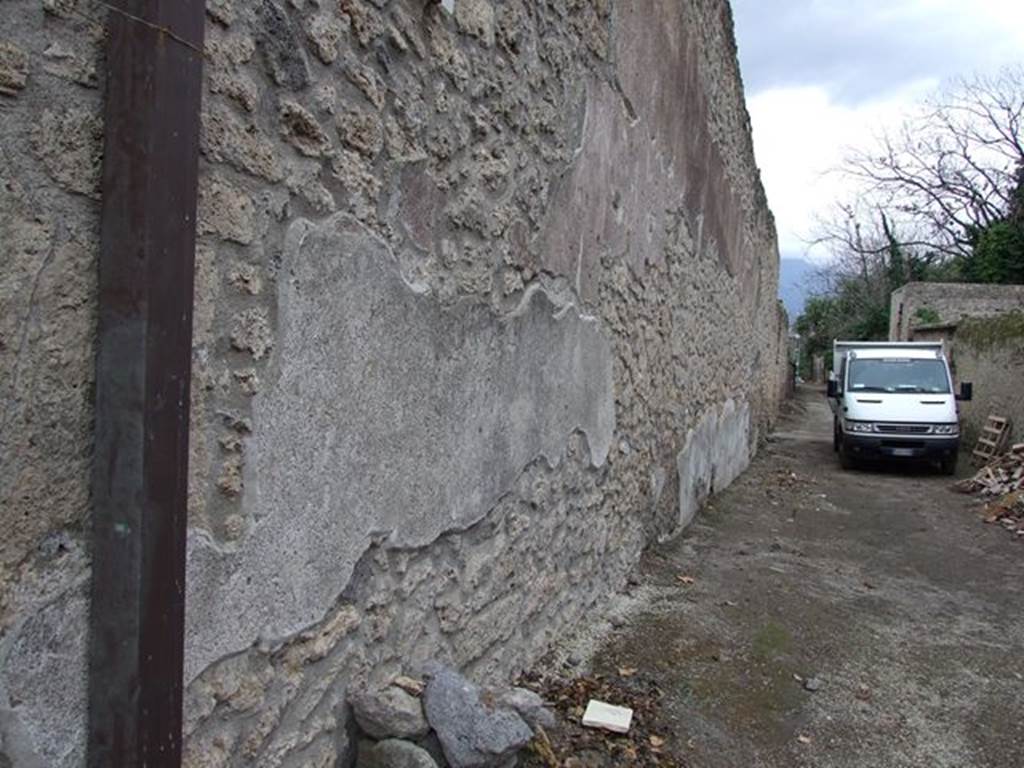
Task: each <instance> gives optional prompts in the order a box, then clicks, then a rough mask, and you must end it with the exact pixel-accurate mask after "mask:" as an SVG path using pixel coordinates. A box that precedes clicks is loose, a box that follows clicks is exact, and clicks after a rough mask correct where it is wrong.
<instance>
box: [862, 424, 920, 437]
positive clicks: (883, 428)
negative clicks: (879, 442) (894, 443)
mask: <svg viewBox="0 0 1024 768" xmlns="http://www.w3.org/2000/svg"><path fill="white" fill-rule="evenodd" d="M875 429H876V430H877V431H879V432H881V433H883V434H886V435H927V434H929V433H931V431H932V427H931V425H930V424H876V425H875Z"/></svg>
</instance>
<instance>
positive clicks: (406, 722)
mask: <svg viewBox="0 0 1024 768" xmlns="http://www.w3.org/2000/svg"><path fill="white" fill-rule="evenodd" d="M349 701H350V703H351V704H352V710H353V712H354V713H355V716H356V722H357V723H359V727H360V728H362V729H363V731H364V732H365V733H366V734H367V735H368V736H372V737H373V738H375V739H391V738H396V739H410V738H416V737H419V736H424V735H426V733H427V730H428V727H427V720H426V718H425V717H424V716H423V706H422V705H421V704H420V700H419V699H417V698H416V697H415V696H411V695H409V694H408V693H406V692H405V691H403V690H402V689H401V688H395V687H394V686H391V687H388V688H384V689H383V690H378V691H358V692H356V693H355V694H354V695H353V696H351V698H350V699H349Z"/></svg>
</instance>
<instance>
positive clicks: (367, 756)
mask: <svg viewBox="0 0 1024 768" xmlns="http://www.w3.org/2000/svg"><path fill="white" fill-rule="evenodd" d="M356 768H437V763H435V762H434V758H432V757H431V756H430V753H429V752H427V751H426V750H425V749H421V748H420V747H417V746H416V745H415V744H411V743H409V742H408V741H401V740H400V739H387V740H386V741H379V742H377V743H376V744H373V743H371V742H364V744H361V745H360V747H359V759H358V760H357V761H356Z"/></svg>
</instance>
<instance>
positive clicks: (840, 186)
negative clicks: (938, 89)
mask: <svg viewBox="0 0 1024 768" xmlns="http://www.w3.org/2000/svg"><path fill="white" fill-rule="evenodd" d="M933 86H934V83H932V82H921V83H917V84H915V85H913V86H909V87H907V88H905V89H904V90H903V91H901V92H900V93H898V94H893V95H892V96H891V97H890V98H887V99H885V100H880V101H875V102H869V103H865V104H860V105H858V106H856V107H851V106H846V105H843V104H837V103H835V102H834V101H832V99H831V98H830V97H829V95H828V93H827V92H826V91H825V89H824V88H821V87H818V86H812V87H805V88H782V89H776V90H768V91H763V92H762V93H759V94H757V95H756V96H754V97H753V98H751V99H749V100H748V108H749V110H750V119H751V122H752V124H753V130H754V151H755V154H756V156H757V159H758V163H759V165H760V166H761V175H762V178H763V180H764V185H765V190H766V191H767V194H768V202H769V205H771V208H772V211H773V212H774V214H775V219H776V224H777V226H778V230H779V247H780V250H781V251H782V252H783V253H791V254H793V253H801V252H803V251H804V249H805V248H806V241H808V240H809V239H811V238H812V237H813V235H814V223H815V220H816V217H820V216H827V215H828V214H829V212H830V210H831V209H832V207H833V206H834V205H835V203H836V202H839V201H843V200H847V199H848V198H849V196H850V195H851V194H853V187H852V185H851V184H850V182H849V181H848V180H847V179H845V178H843V177H842V175H841V174H839V173H837V172H836V169H837V168H838V167H839V166H840V165H841V163H842V160H843V157H844V156H845V154H846V152H847V149H848V148H849V147H851V146H856V145H861V146H863V145H864V143H865V141H866V140H869V139H870V137H872V136H873V135H877V133H878V132H879V131H880V130H881V129H882V127H883V126H885V125H895V124H898V123H899V121H900V120H901V118H902V115H903V113H904V111H905V110H906V109H907V106H908V104H910V103H913V101H914V99H916V98H920V97H923V95H924V94H926V93H927V92H928V91H929V90H930V89H931V88H932V87H933ZM811 255H818V256H819V257H820V256H821V254H820V252H818V253H817V254H813V253H812V254H811Z"/></svg>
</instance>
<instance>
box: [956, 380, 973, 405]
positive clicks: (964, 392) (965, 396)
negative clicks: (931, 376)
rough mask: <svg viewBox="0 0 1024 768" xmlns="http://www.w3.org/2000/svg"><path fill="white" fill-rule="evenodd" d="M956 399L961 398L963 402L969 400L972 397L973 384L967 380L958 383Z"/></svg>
mask: <svg viewBox="0 0 1024 768" xmlns="http://www.w3.org/2000/svg"><path fill="white" fill-rule="evenodd" d="M956 399H957V400H961V401H963V402H965V403H968V402H970V401H971V400H973V399H974V385H973V384H972V383H971V382H969V381H963V382H961V383H960V394H959V395H957V396H956Z"/></svg>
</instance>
